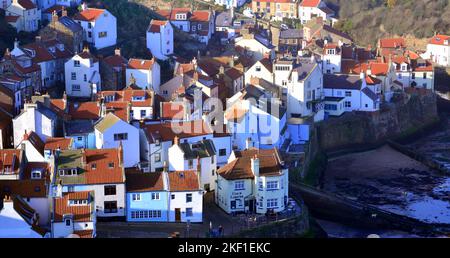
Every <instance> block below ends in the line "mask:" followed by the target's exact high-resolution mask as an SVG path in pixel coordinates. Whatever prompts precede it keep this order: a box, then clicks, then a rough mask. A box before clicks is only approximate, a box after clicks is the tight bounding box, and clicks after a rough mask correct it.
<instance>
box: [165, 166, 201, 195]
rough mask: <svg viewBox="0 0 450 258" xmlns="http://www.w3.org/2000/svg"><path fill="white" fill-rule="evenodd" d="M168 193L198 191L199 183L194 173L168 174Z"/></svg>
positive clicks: (177, 172) (178, 172) (176, 172)
mask: <svg viewBox="0 0 450 258" xmlns="http://www.w3.org/2000/svg"><path fill="white" fill-rule="evenodd" d="M168 177H169V191H171V192H182V191H196V190H200V183H199V180H198V176H197V172H196V171H175V172H169V173H168Z"/></svg>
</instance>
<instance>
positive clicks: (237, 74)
mask: <svg viewBox="0 0 450 258" xmlns="http://www.w3.org/2000/svg"><path fill="white" fill-rule="evenodd" d="M225 74H226V75H227V76H228V77H230V78H231V79H232V80H237V79H239V78H240V77H242V76H243V73H242V72H241V71H239V70H238V69H236V68H230V69H228V70H227V71H225Z"/></svg>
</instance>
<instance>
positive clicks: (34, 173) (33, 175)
mask: <svg viewBox="0 0 450 258" xmlns="http://www.w3.org/2000/svg"><path fill="white" fill-rule="evenodd" d="M41 178H42V173H41V171H40V170H33V171H31V179H41Z"/></svg>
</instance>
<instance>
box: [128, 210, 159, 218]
mask: <svg viewBox="0 0 450 258" xmlns="http://www.w3.org/2000/svg"><path fill="white" fill-rule="evenodd" d="M131 218H132V219H149V218H161V211H160V210H137V211H132V212H131Z"/></svg>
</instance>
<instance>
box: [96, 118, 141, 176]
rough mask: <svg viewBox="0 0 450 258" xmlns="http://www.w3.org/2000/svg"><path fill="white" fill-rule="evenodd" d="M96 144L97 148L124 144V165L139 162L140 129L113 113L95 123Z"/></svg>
mask: <svg viewBox="0 0 450 258" xmlns="http://www.w3.org/2000/svg"><path fill="white" fill-rule="evenodd" d="M94 128H95V146H96V147H97V149H105V148H117V147H119V146H120V144H122V146H123V150H124V154H123V164H124V167H126V168H129V167H135V166H136V165H138V164H139V161H140V158H139V156H140V155H139V149H140V148H139V144H140V142H139V129H138V128H136V127H134V126H132V125H130V124H129V123H127V122H125V121H123V120H121V119H120V118H119V117H117V116H116V115H114V114H113V113H108V114H106V116H105V117H103V118H101V119H100V120H98V121H97V122H96V123H95V125H94Z"/></svg>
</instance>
